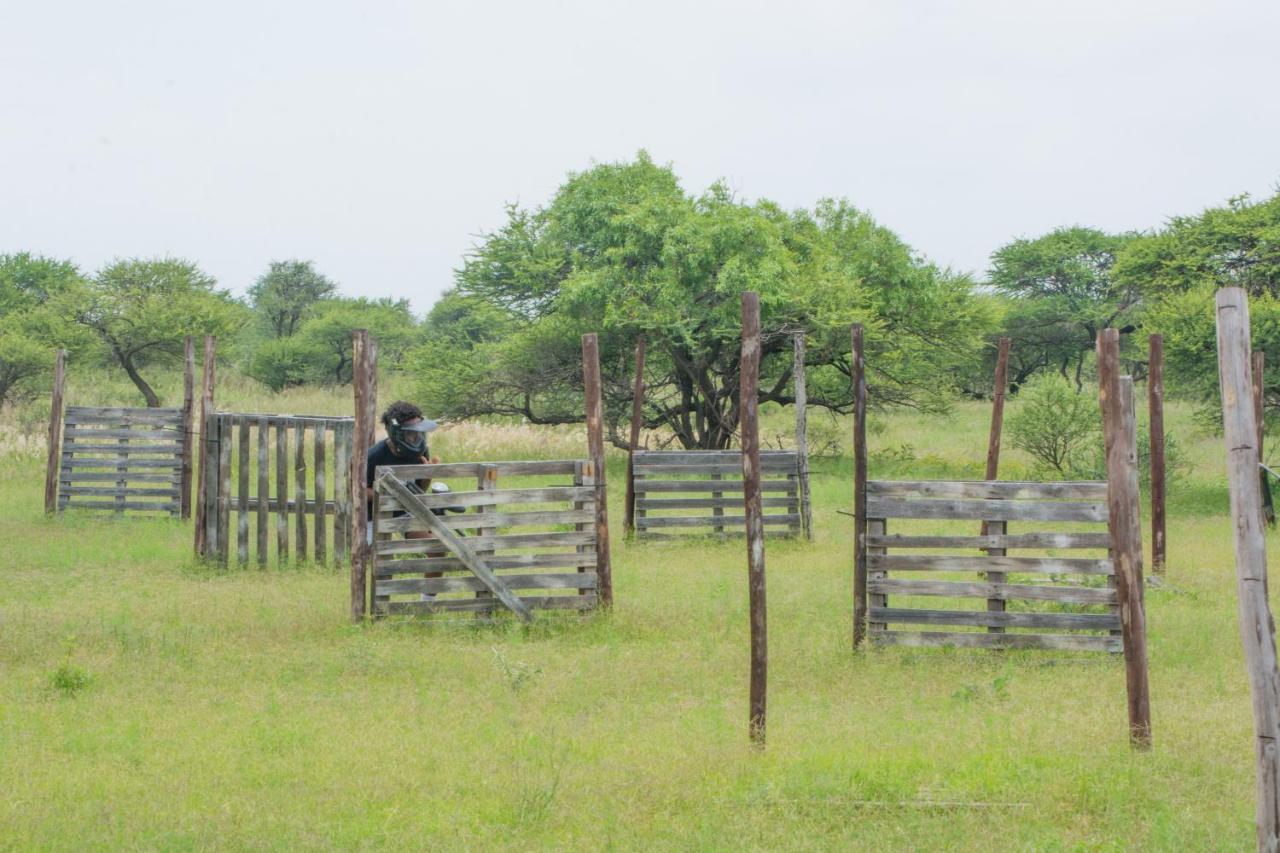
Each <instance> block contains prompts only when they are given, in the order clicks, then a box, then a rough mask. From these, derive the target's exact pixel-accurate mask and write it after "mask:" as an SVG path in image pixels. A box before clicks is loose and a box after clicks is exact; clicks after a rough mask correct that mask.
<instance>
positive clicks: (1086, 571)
mask: <svg viewBox="0 0 1280 853" xmlns="http://www.w3.org/2000/svg"><path fill="white" fill-rule="evenodd" d="M867 568H868V569H871V570H872V571H878V572H883V571H900V572H1024V573H1027V574H1077V575H1110V574H1115V570H1114V568H1113V567H1112V565H1111V561H1110V560H1105V559H1092V558H1089V557H982V556H976V557H964V556H956V555H950V554H868V555H867Z"/></svg>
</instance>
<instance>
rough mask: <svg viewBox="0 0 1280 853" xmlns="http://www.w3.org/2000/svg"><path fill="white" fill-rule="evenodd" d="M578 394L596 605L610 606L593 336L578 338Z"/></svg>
mask: <svg viewBox="0 0 1280 853" xmlns="http://www.w3.org/2000/svg"><path fill="white" fill-rule="evenodd" d="M582 391H583V397H584V400H583V402H584V404H585V408H586V421H587V455H588V457H590V459H591V476H592V477H593V478H594V479H593V481H592V482H593V483H594V485H595V499H594V501H593V504H594V507H595V515H596V557H597V559H596V572H597V573H598V574H599V575H600V593H599V594H600V604H601V605H602V606H603V607H605V608H609V607H612V606H613V560H612V557H611V555H610V549H609V490H608V489H607V488H606V482H605V481H606V474H607V471H606V470H605V466H604V399H603V392H602V390H601V379H600V342H599V339H598V338H597V336H596V333H595V332H590V333H588V334H585V335H583V336H582Z"/></svg>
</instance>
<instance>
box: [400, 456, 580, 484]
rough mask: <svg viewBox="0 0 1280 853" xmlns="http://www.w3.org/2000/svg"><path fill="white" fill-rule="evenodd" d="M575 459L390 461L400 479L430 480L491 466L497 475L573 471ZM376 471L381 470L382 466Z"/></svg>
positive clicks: (471, 473) (465, 474) (473, 473)
mask: <svg viewBox="0 0 1280 853" xmlns="http://www.w3.org/2000/svg"><path fill="white" fill-rule="evenodd" d="M577 464H578V462H577V461H575V460H573V459H535V460H528V461H521V460H515V461H509V462H444V463H440V464H437V465H393V466H387V470H391V471H394V472H395V476H396V477H397V478H399V479H401V480H430V479H439V478H442V477H475V476H477V475H478V474H480V472H481V471H483V470H484V469H485V468H494V469H496V470H497V473H498V476H499V477H532V476H546V475H553V474H568V475H572V474H573V472H574V469H575V467H576V466H577ZM378 470H379V471H381V470H383V469H382V468H381V467H379V469H378Z"/></svg>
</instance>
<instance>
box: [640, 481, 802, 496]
mask: <svg viewBox="0 0 1280 853" xmlns="http://www.w3.org/2000/svg"><path fill="white" fill-rule="evenodd" d="M635 484H636V488H635V492H636V496H637V497H639V496H641V495H644V494H647V493H649V492H663V493H667V492H724V493H725V494H726V495H730V494H742V481H741V480H636V481H635ZM795 490H796V484H795V481H794V480H761V481H760V491H762V492H788V493H790V494H795Z"/></svg>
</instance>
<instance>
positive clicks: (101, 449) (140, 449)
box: [75, 440, 182, 456]
mask: <svg viewBox="0 0 1280 853" xmlns="http://www.w3.org/2000/svg"><path fill="white" fill-rule="evenodd" d="M124 447H125V454H126V455H127V456H142V455H145V454H152V455H156V456H178V455H180V454H181V453H182V446H181V444H180V443H179V442H178V441H177V440H174V441H173V442H170V443H167V444H133V443H129V444H126V445H125V446H124ZM75 452H76V455H77V456H80V455H83V454H87V453H110V454H113V455H115V454H119V453H120V444H119V443H115V444H86V443H84V441H83V440H81V441H77V442H76V443H75Z"/></svg>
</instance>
